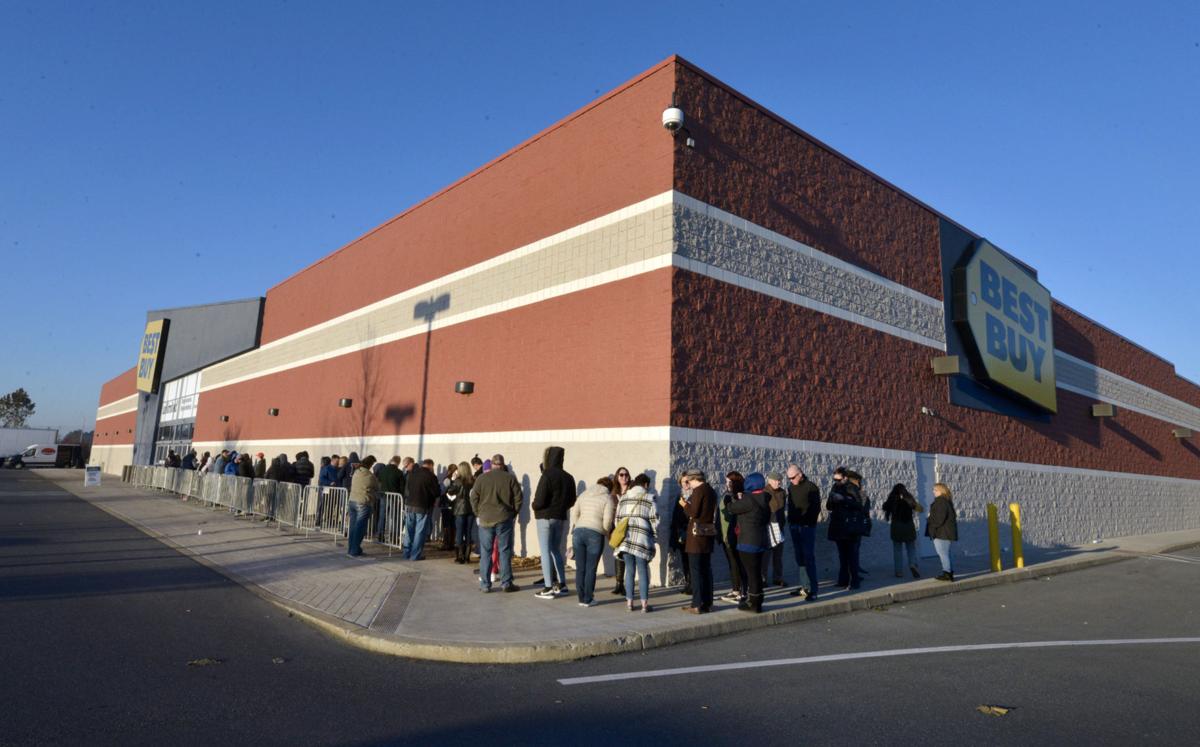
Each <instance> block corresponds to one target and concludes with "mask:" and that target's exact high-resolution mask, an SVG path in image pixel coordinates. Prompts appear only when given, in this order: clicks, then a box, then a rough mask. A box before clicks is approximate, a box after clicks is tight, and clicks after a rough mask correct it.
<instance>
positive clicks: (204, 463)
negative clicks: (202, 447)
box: [196, 451, 212, 472]
mask: <svg viewBox="0 0 1200 747" xmlns="http://www.w3.org/2000/svg"><path fill="white" fill-rule="evenodd" d="M211 466H212V452H211V451H206V452H204V456H203V457H201V458H200V466H199V467H197V468H196V470H197V471H198V472H208V468H209V467H211Z"/></svg>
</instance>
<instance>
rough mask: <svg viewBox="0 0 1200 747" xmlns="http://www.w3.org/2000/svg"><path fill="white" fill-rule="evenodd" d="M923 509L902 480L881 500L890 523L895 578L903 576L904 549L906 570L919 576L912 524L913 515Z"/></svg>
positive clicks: (915, 536)
mask: <svg viewBox="0 0 1200 747" xmlns="http://www.w3.org/2000/svg"><path fill="white" fill-rule="evenodd" d="M924 510H925V507H924V506H922V505H921V504H920V503H919V502H918V501H917V499H916V498H914V497H913V494H912V493H910V492H908V488H907V487H905V486H904V483H902V482H898V483H896V485H895V487H893V488H892V492H890V493H888V497H887V500H886V501H884V502H883V516H884V518H886V519H887V520H888V521H889V522H890V523H891V525H892V526H891V535H892V562H893V563H894V565H895V569H896V578H904V566H903V565H902V564H901V560H903V554H904V552H905V551H907V552H908V570H909V571H910V572H912V577H913V578H920V577H921V572H920V571H919V570H917V527H916V526H915V525H914V524H913V516H914V515H915V514H919V513H921V512H922V511H924Z"/></svg>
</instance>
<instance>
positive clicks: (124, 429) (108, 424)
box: [93, 411, 137, 445]
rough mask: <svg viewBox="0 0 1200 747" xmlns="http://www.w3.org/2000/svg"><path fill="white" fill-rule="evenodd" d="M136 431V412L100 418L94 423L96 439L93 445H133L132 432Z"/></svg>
mask: <svg viewBox="0 0 1200 747" xmlns="http://www.w3.org/2000/svg"><path fill="white" fill-rule="evenodd" d="M136 429H137V412H136V411H134V412H127V413H124V414H123V415H114V416H113V417H111V418H102V419H100V420H97V421H96V437H95V439H94V441H93V443H95V444H97V445H103V444H131V443H133V432H134V430H136Z"/></svg>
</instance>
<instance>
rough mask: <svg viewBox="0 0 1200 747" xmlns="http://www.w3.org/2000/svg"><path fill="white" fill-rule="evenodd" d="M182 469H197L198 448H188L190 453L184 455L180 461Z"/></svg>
mask: <svg viewBox="0 0 1200 747" xmlns="http://www.w3.org/2000/svg"><path fill="white" fill-rule="evenodd" d="M179 466H180V468H182V469H196V450H195V449H188V453H186V454H184V455H183V460H182V461H180V463H179Z"/></svg>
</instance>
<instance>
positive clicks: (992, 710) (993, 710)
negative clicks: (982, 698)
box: [975, 705, 1013, 716]
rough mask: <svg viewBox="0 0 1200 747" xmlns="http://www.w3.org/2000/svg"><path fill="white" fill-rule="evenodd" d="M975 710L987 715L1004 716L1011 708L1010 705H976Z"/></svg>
mask: <svg viewBox="0 0 1200 747" xmlns="http://www.w3.org/2000/svg"><path fill="white" fill-rule="evenodd" d="M975 710H977V711H979V712H980V713H982V714H985V715H987V716H1005V715H1008V712H1009V711H1011V710H1013V709H1012V706H998V705H981V706H976V707H975Z"/></svg>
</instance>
